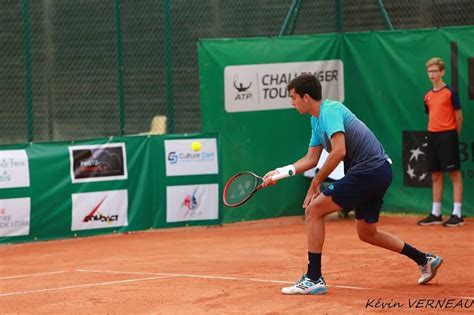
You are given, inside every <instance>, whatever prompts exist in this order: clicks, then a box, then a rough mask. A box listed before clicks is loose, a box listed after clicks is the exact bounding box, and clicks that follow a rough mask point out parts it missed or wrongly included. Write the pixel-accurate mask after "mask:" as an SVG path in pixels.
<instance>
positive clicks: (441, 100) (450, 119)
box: [425, 85, 461, 132]
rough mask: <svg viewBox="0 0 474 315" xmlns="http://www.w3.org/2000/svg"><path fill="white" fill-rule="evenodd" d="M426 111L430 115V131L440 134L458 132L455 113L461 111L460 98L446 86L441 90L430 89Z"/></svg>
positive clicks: (426, 98) (426, 100) (426, 96)
mask: <svg viewBox="0 0 474 315" xmlns="http://www.w3.org/2000/svg"><path fill="white" fill-rule="evenodd" d="M425 109H426V112H427V113H428V117H429V119H428V131H431V132H440V131H448V130H456V116H455V115H454V111H455V110H458V109H461V103H460V102H459V96H458V94H457V93H456V91H454V90H453V89H452V88H450V87H449V86H448V85H445V86H444V87H443V88H441V89H440V90H437V91H434V90H433V89H430V90H429V91H428V93H426V95H425Z"/></svg>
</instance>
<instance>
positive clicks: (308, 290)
mask: <svg viewBox="0 0 474 315" xmlns="http://www.w3.org/2000/svg"><path fill="white" fill-rule="evenodd" d="M326 292H328V289H327V287H326V282H324V278H323V277H320V278H319V279H318V280H312V279H310V278H308V277H306V275H304V276H302V277H301V279H300V281H298V282H296V283H295V284H294V285H292V286H291V287H286V288H283V289H281V293H283V294H324V293H326Z"/></svg>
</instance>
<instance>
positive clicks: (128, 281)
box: [0, 276, 172, 297]
mask: <svg viewBox="0 0 474 315" xmlns="http://www.w3.org/2000/svg"><path fill="white" fill-rule="evenodd" d="M171 277H172V276H159V277H150V278H139V279H128V280H118V281H108V282H98V283H88V284H79V285H70V286H66V287H59V288H47V289H38V290H30V291H19V292H9V293H0V297H3V296H11V295H22V294H29V293H39V292H48V291H60V290H69V289H77V288H87V287H93V286H100V285H109V284H122V283H130V282H139V281H147V280H156V279H163V278H171Z"/></svg>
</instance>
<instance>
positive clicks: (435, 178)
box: [431, 172, 443, 182]
mask: <svg viewBox="0 0 474 315" xmlns="http://www.w3.org/2000/svg"><path fill="white" fill-rule="evenodd" d="M431 179H432V180H433V182H439V181H441V180H442V179H443V173H441V172H433V173H432V174H431Z"/></svg>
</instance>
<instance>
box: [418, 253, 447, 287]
mask: <svg viewBox="0 0 474 315" xmlns="http://www.w3.org/2000/svg"><path fill="white" fill-rule="evenodd" d="M442 263H443V258H441V257H440V256H435V255H433V254H431V253H427V254H426V261H425V264H424V265H420V266H418V267H419V268H420V271H421V277H420V279H418V284H426V283H428V282H430V281H431V279H433V278H434V277H435V276H436V272H437V271H438V268H439V267H440V266H441V264H442Z"/></svg>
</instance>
